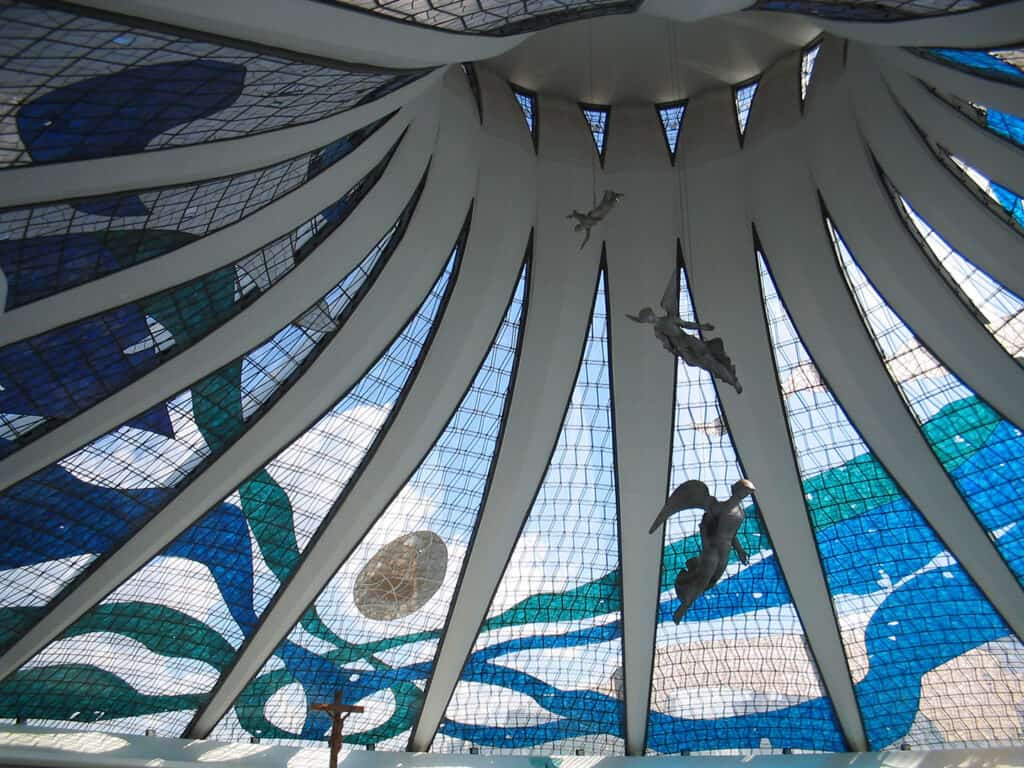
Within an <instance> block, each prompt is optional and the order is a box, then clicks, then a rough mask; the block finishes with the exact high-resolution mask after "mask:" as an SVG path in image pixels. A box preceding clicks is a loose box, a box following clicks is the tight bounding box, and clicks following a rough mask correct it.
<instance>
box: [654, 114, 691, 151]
mask: <svg viewBox="0 0 1024 768" xmlns="http://www.w3.org/2000/svg"><path fill="white" fill-rule="evenodd" d="M684 114H686V102H685V101H684V102H680V103H678V104H661V105H659V106H658V119H659V120H660V121H661V130H662V131H663V132H664V134H665V144H666V145H667V146H668V156H669V157H670V158H672V162H673V163H674V162H675V159H676V147H677V146H678V145H679V129H680V128H682V127H683V115H684Z"/></svg>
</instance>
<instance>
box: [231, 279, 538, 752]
mask: <svg viewBox="0 0 1024 768" xmlns="http://www.w3.org/2000/svg"><path fill="white" fill-rule="evenodd" d="M526 286H527V276H526V270H525V268H524V270H523V272H522V274H521V276H520V279H519V281H518V284H517V288H516V291H515V295H514V296H513V298H512V302H511V304H510V305H509V308H508V310H507V311H506V313H505V318H504V320H503V321H502V324H501V326H500V327H499V329H498V333H497V335H496V337H495V339H494V341H493V343H492V344H491V348H490V351H489V352H488V354H487V357H486V358H485V359H484V362H483V365H482V366H481V367H480V369H479V370H478V371H477V374H476V377H475V378H474V380H473V383H472V385H471V386H470V389H469V391H468V392H467V393H466V395H465V397H464V398H463V400H462V402H461V404H460V405H459V407H458V408H457V410H456V411H455V414H454V415H453V416H452V418H451V420H450V421H449V422H448V426H447V427H446V428H445V431H444V432H443V433H442V434H441V436H440V438H438V440H437V442H436V443H435V444H434V447H433V449H432V450H431V451H430V452H429V453H428V454H427V456H426V458H425V459H424V460H423V462H422V463H421V464H420V466H419V468H418V469H417V470H416V472H415V473H414V474H413V476H412V477H411V478H410V480H409V481H408V483H406V485H405V487H404V488H403V489H402V490H401V492H399V494H398V495H397V496H396V497H395V499H394V500H393V501H392V502H391V503H390V505H388V507H387V508H386V509H385V510H384V512H383V514H382V515H381V517H380V518H379V519H378V520H377V522H376V523H375V524H374V526H373V527H372V528H371V529H370V531H369V533H368V534H367V535H366V537H365V538H364V539H363V541H362V542H360V544H359V546H358V547H357V548H356V550H355V551H354V552H353V553H352V555H351V556H350V557H349V558H348V561H347V562H346V563H345V564H344V565H343V566H342V567H341V569H340V570H339V571H338V572H337V573H336V574H335V575H334V577H333V578H332V579H331V581H330V583H329V584H328V585H327V587H326V588H325V589H324V591H323V592H322V593H321V594H320V596H319V597H318V598H317V599H316V603H315V606H316V610H317V612H318V613H319V615H320V617H321V618H322V620H323V621H324V623H325V625H326V626H327V627H328V628H329V629H330V630H331V631H332V632H333V633H334V635H335V637H337V638H338V639H337V640H335V641H333V642H332V643H329V644H327V645H325V644H324V643H323V642H322V640H321V639H319V638H314V637H311V636H310V635H309V633H307V632H306V631H305V630H304V629H303V628H302V627H296V628H295V629H294V630H293V631H292V632H291V634H290V635H289V636H288V638H286V639H285V640H284V641H283V642H282V643H281V645H280V646H278V648H277V651H276V655H275V657H274V659H272V660H271V662H270V663H269V664H267V665H266V666H265V667H264V669H263V670H262V671H261V672H260V674H259V675H257V676H256V677H255V678H254V679H253V680H251V681H250V682H249V684H248V685H247V686H246V688H245V690H244V691H243V692H242V694H241V696H240V697H239V700H238V701H237V702H236V703H235V707H234V709H233V711H232V713H231V714H230V715H229V716H228V717H226V718H225V719H224V720H222V721H221V723H220V724H219V725H218V727H217V728H216V729H215V730H214V732H213V738H217V739H224V740H232V741H238V740H240V739H242V738H243V737H248V736H251V735H258V736H260V737H261V738H264V739H266V738H270V739H272V740H275V741H277V740H283V741H286V742H301V741H302V740H306V739H312V740H323V739H324V738H325V732H327V731H329V730H330V721H329V720H328V719H327V718H326V717H324V716H322V715H317V714H316V713H312V712H310V711H309V709H308V707H309V705H310V704H312V703H314V702H317V701H327V700H329V699H330V698H331V696H333V692H334V691H335V690H336V689H339V688H341V687H344V691H345V701H346V703H359V704H360V705H362V706H363V707H365V709H366V712H365V713H363V714H361V715H354V716H352V717H351V718H350V719H349V720H348V721H347V723H346V726H345V742H346V744H347V745H349V746H352V745H363V744H376V745H377V746H378V747H380V748H381V749H387V750H392V751H401V750H404V749H406V747H407V745H408V741H409V734H410V730H411V728H412V726H413V724H414V723H415V722H416V718H417V717H418V716H419V710H420V706H421V704H422V700H423V689H424V687H425V685H426V682H427V679H428V678H429V677H430V675H431V673H432V671H433V666H434V657H435V654H436V651H437V645H438V642H439V639H440V637H441V633H442V631H443V628H444V626H445V622H446V620H447V616H448V612H449V610H450V605H451V601H452V597H453V595H454V592H455V588H456V585H457V583H458V582H459V579H460V575H461V572H462V565H463V561H464V559H465V555H466V552H467V551H468V547H469V545H470V542H471V540H472V537H473V534H474V531H475V528H476V519H477V515H478V513H479V511H480V507H481V505H482V503H483V500H484V497H485V494H486V491H487V484H488V478H489V476H490V468H491V463H492V461H493V458H494V455H495V450H496V446H497V440H498V436H499V434H500V431H501V420H502V416H503V413H504V409H505V400H506V397H507V395H508V392H509V387H510V385H511V382H512V372H513V369H514V363H515V356H516V350H517V348H518V344H519V329H520V325H521V321H522V312H523V306H524V301H525V298H526ZM280 660H283V661H284V663H285V669H283V670H282V669H281V668H280ZM284 691H291V693H288V694H285V693H284ZM276 698H281V701H280V702H279V703H278V704H276V705H275V704H273V702H274V700H275V699H276Z"/></svg>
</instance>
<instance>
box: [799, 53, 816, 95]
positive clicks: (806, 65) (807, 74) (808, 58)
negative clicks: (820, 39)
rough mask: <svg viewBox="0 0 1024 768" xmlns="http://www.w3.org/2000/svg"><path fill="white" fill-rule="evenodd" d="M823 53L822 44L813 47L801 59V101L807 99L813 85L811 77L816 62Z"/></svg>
mask: <svg viewBox="0 0 1024 768" xmlns="http://www.w3.org/2000/svg"><path fill="white" fill-rule="evenodd" d="M820 51H821V43H818V44H816V45H812V46H811V47H810V48H807V49H805V50H804V52H803V56H802V57H801V59H800V101H803V100H805V99H806V98H807V88H808V87H809V86H810V84H811V75H813V74H814V62H815V61H817V59H818V53H819V52H820Z"/></svg>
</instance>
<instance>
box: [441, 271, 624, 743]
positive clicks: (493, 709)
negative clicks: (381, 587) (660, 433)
mask: <svg viewBox="0 0 1024 768" xmlns="http://www.w3.org/2000/svg"><path fill="white" fill-rule="evenodd" d="M604 281H605V277H604V275H603V273H602V276H601V280H600V282H599V285H598V289H597V296H596V299H595V304H594V310H593V316H592V319H591V324H590V331H589V334H588V336H587V341H586V346H585V348H584V353H583V358H582V360H581V363H580V367H579V372H578V373H577V378H576V384H575V387H574V389H573V393H572V398H571V401H570V403H569V406H568V410H567V411H566V415H565V418H564V420H563V423H562V428H561V431H560V433H559V437H558V442H557V444H556V446H555V449H554V453H553V455H552V458H551V461H550V464H549V466H548V469H547V472H546V474H545V477H544V480H543V482H542V483H541V486H540V489H539V492H538V495H537V497H536V499H535V501H534V503H533V506H532V508H531V510H530V513H529V516H528V518H527V520H526V523H525V526H524V528H523V530H522V533H521V534H520V537H519V541H518V542H517V543H516V545H515V549H514V550H513V552H512V555H511V558H510V560H509V562H508V563H507V567H506V569H505V573H504V576H503V577H502V579H501V582H500V583H499V586H498V589H497V591H496V593H495V596H494V599H493V601H492V603H491V606H490V609H489V611H488V614H487V618H486V620H485V621H484V624H483V626H482V628H481V632H480V634H479V636H478V637H477V640H476V643H475V645H474V648H473V651H472V653H471V654H470V656H469V659H468V660H467V663H466V665H465V667H464V668H463V671H462V676H461V677H460V679H459V682H458V684H457V685H456V687H455V691H454V694H453V696H452V699H451V701H450V703H449V705H448V709H447V712H446V713H445V718H444V720H443V722H442V724H441V727H440V730H439V732H438V734H437V736H436V738H435V739H434V744H433V750H434V751H438V752H452V751H463V750H464V749H465V748H466V747H468V746H469V745H473V746H475V747H477V748H479V749H481V750H482V751H485V752H489V753H496V754H497V753H527V752H529V753H547V754H552V753H554V754H569V753H571V752H572V751H574V750H576V749H583V750H585V751H586V752H587V754H604V753H614V752H622V750H623V745H622V738H621V737H622V716H623V709H622V642H621V636H622V629H621V627H622V623H621V591H620V578H621V577H620V571H619V545H618V527H617V526H618V523H617V500H616V486H615V483H616V480H615V469H614V446H613V438H612V421H611V392H610V388H609V379H608V345H607V341H608V335H607V334H608V331H607V311H606V305H605V288H604Z"/></svg>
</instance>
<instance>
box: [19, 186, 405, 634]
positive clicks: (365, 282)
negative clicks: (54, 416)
mask: <svg viewBox="0 0 1024 768" xmlns="http://www.w3.org/2000/svg"><path fill="white" fill-rule="evenodd" d="M414 207H415V199H414V200H413V201H412V202H411V203H410V205H409V207H408V208H407V209H406V211H405V213H404V214H403V216H402V217H401V218H400V219H399V221H398V222H397V223H396V224H395V225H394V226H393V227H392V228H391V229H390V230H389V231H388V232H387V233H386V234H385V235H384V237H383V238H382V239H381V241H380V242H379V243H378V244H377V245H376V246H375V247H374V248H373V249H372V250H371V251H370V253H369V254H368V255H367V256H366V257H365V258H364V259H363V260H362V261H361V262H360V263H359V264H358V265H357V266H356V268H355V269H353V270H352V271H351V272H350V273H349V274H348V275H346V276H345V278H343V279H342V280H341V282H339V283H338V284H337V285H336V286H335V287H334V288H332V289H331V290H330V291H329V292H328V293H327V294H325V295H324V296H323V298H321V299H320V300H319V301H318V302H316V303H315V304H313V305H312V306H311V307H310V308H309V309H308V310H306V311H305V312H304V313H303V314H302V315H300V316H299V317H298V318H296V319H295V320H294V321H293V322H292V323H290V324H288V325H286V326H285V327H284V328H282V329H281V330H280V331H278V332H277V333H276V334H275V335H274V336H273V337H271V338H270V339H269V340H268V341H267V342H265V343H264V344H262V345H261V346H259V347H257V348H255V349H253V350H250V351H249V353H248V354H246V355H245V356H244V357H242V358H240V359H237V360H234V361H232V362H230V363H228V364H227V365H225V366H223V367H222V368H220V369H218V370H217V371H215V372H214V373H212V374H210V375H209V376H207V377H205V378H203V379H201V380H200V381H198V382H196V383H195V384H193V385H192V386H191V387H190V388H189V389H186V390H184V391H183V392H180V393H178V394H177V395H175V396H174V397H173V398H171V399H170V400H168V401H167V402H165V403H163V404H162V405H161V406H160V410H161V413H163V414H164V415H165V416H166V417H167V418H168V420H169V422H168V423H169V424H171V425H172V428H173V431H172V432H171V433H170V435H160V434H157V433H154V432H151V431H146V430H143V429H141V428H139V427H138V426H136V425H135V422H134V421H130V422H128V423H126V424H123V425H122V426H120V427H119V428H117V429H115V430H113V431H111V432H109V433H107V434H106V435H103V436H102V437H100V438H98V439H96V440H94V441H93V442H92V443H90V444H89V445H87V446H85V447H84V448H82V449H81V450H78V451H75V452H73V453H71V454H69V455H68V456H66V457H64V459H62V460H61V461H60V462H57V463H56V464H54V465H52V466H50V467H48V468H46V469H44V470H41V471H40V472H37V473H36V474H34V475H32V476H31V477H29V478H27V479H25V480H23V481H22V482H20V483H18V484H16V485H14V486H12V487H11V488H9V489H7V490H6V491H5V492H4V493H2V494H0V520H2V522H3V525H4V530H5V531H6V532H7V533H8V534H9V536H8V538H6V539H5V541H4V544H3V545H2V546H0V605H2V606H4V607H3V608H2V609H0V650H5V649H6V648H7V647H8V646H9V645H10V644H11V643H12V642H13V641H14V640H15V639H16V638H17V636H18V635H19V634H20V633H21V632H22V631H23V630H24V629H25V628H26V627H27V626H29V625H31V624H32V623H33V622H34V618H35V617H37V616H38V615H39V614H40V613H41V611H42V610H43V609H44V607H45V606H46V605H47V604H48V603H49V601H50V599H51V598H52V597H54V596H56V595H57V594H58V593H59V592H60V590H61V589H62V588H63V587H65V586H67V585H68V584H69V583H70V582H71V581H72V580H73V579H74V578H75V577H76V576H78V575H79V574H80V573H81V572H82V571H84V569H85V568H86V567H87V566H88V565H89V564H90V563H91V562H92V561H93V560H94V559H95V558H96V557H98V556H101V555H102V554H104V553H106V552H109V551H111V550H112V549H113V548H114V547H115V546H117V545H118V544H119V543H121V542H123V541H124V540H125V539H126V538H127V537H128V536H129V535H130V534H131V533H132V532H134V531H135V530H137V529H138V528H139V527H140V526H141V525H142V524H143V523H144V522H145V521H146V520H147V519H148V518H149V516H151V515H152V514H154V513H156V512H157V511H159V510H160V509H162V508H163V507H164V506H165V505H166V504H167V503H168V502H169V501H170V499H171V498H172V497H173V495H174V494H175V493H177V492H178V491H179V490H181V488H182V487H184V485H185V484H187V483H188V482H189V481H190V480H191V479H192V478H193V477H195V475H196V474H197V473H198V472H200V471H201V470H202V469H204V468H205V467H206V466H207V465H208V464H209V463H210V462H211V461H212V460H213V459H215V458H216V457H218V456H220V455H221V454H222V453H223V452H224V451H225V450H227V448H229V447H230V446H231V445H232V444H234V442H235V441H236V440H237V439H238V438H239V437H241V435H242V434H244V433H245V431H246V430H247V429H249V427H251V426H252V424H253V423H254V422H255V421H256V419H258V418H259V417H260V416H261V415H262V414H263V413H264V412H265V409H266V408H268V407H269V406H270V405H271V404H272V403H273V402H274V401H275V400H276V398H277V397H278V396H279V395H280V394H281V393H282V392H284V391H285V390H286V389H287V387H288V386H289V385H290V384H291V383H292V382H293V381H294V380H295V378H296V377H297V376H298V375H300V374H301V372H302V370H303V369H304V368H305V367H306V366H308V365H309V364H311V363H312V361H313V360H314V359H315V358H316V356H317V355H318V354H319V353H320V352H321V351H322V350H323V348H324V347H325V346H326V344H327V342H328V341H330V340H331V339H332V338H334V336H335V334H336V333H337V331H338V330H339V329H340V328H341V326H342V325H343V324H344V323H345V321H346V320H347V319H348V317H349V316H350V315H351V314H352V312H353V311H355V308H356V307H357V306H358V303H359V302H360V301H361V300H362V298H363V297H364V296H365V295H366V293H367V292H368V291H369V289H370V287H372V285H373V282H374V280H375V279H376V277H377V275H378V274H379V273H380V271H381V270H382V269H383V267H384V266H385V265H386V264H387V261H388V259H389V257H390V255H391V253H392V252H393V251H394V249H395V247H397V245H398V243H399V242H400V241H401V239H402V236H403V235H404V233H405V227H406V224H407V222H408V220H409V217H410V216H411V215H412V211H413V210H414ZM136 421H137V420H136ZM211 514H212V513H211ZM219 517H223V515H220V516H219ZM213 518H215V519H219V518H218V515H216V514H214V515H213ZM224 519H225V520H226V521H227V522H225V523H224V524H225V525H226V526H227V527H229V528H230V521H229V520H228V518H224ZM40 520H45V521H46V523H45V525H40V523H39V521H40Z"/></svg>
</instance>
